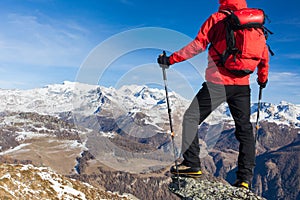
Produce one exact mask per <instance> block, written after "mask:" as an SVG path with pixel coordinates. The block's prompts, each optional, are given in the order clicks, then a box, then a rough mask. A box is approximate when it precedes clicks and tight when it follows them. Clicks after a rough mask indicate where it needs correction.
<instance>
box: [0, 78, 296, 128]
mask: <svg viewBox="0 0 300 200" xmlns="http://www.w3.org/2000/svg"><path fill="white" fill-rule="evenodd" d="M169 98H170V104H171V108H172V113H173V115H177V116H174V118H179V119H180V117H181V116H182V114H183V113H184V110H185V109H186V108H187V106H188V105H189V100H186V99H184V98H183V97H181V96H180V95H178V94H176V93H175V92H169ZM4 111H12V112H20V111H21V112H37V113H39V114H48V115H56V116H58V115H59V114H60V113H62V112H73V113H77V114H80V115H83V116H90V115H94V114H98V115H99V114H100V115H102V114H104V113H106V114H108V113H110V115H113V116H112V117H114V118H118V117H120V116H121V115H123V116H124V115H127V116H130V117H133V118H134V117H135V115H136V114H137V113H143V114H144V115H145V116H144V123H145V124H147V123H149V124H153V125H158V124H161V123H164V122H166V121H168V118H167V106H166V100H165V91H164V90H162V89H157V88H149V87H147V86H137V85H129V86H123V87H121V88H119V89H115V88H112V87H109V88H106V87H101V86H98V85H88V84H82V83H76V82H67V81H66V82H64V83H63V84H54V85H48V86H46V87H44V88H38V89H31V90H0V112H4ZM251 113H252V114H251V120H252V121H253V122H255V121H256V113H257V103H254V104H252V107H251ZM224 120H226V121H230V120H232V118H231V115H230V112H229V109H228V107H227V105H226V104H223V105H221V106H220V107H219V108H218V109H217V110H216V111H215V112H214V113H213V115H212V116H210V118H209V119H207V121H208V122H209V123H218V122H220V121H224ZM260 120H267V121H269V122H275V123H277V124H289V125H294V126H296V127H300V105H295V104H291V103H288V102H284V101H282V102H280V103H279V104H278V105H275V104H271V103H262V106H261V111H260Z"/></svg>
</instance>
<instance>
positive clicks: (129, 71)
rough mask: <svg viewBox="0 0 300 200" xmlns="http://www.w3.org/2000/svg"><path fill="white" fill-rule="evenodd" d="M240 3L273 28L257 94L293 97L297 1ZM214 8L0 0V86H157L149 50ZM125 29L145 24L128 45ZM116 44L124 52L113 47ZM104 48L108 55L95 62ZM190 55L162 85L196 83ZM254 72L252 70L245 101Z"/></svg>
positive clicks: (299, 97)
mask: <svg viewBox="0 0 300 200" xmlns="http://www.w3.org/2000/svg"><path fill="white" fill-rule="evenodd" d="M248 6H249V7H260V8H263V9H264V10H265V12H266V13H267V14H268V16H269V18H270V19H271V23H270V24H267V27H268V28H269V29H271V30H272V31H273V32H274V33H275V34H274V35H272V36H270V39H269V41H268V43H269V44H270V45H271V47H272V49H273V51H274V52H275V54H276V55H275V56H274V57H271V62H270V65H271V68H270V77H269V84H268V86H267V88H266V89H265V90H264V94H263V100H264V101H268V102H272V103H279V102H280V101H281V100H285V101H288V102H291V103H297V104H300V90H299V85H300V48H299V46H300V37H299V35H300V17H299V15H298V8H299V7H300V3H299V2H298V1H296V0H293V1H292V0H286V1H279V0H273V1H272V2H270V1H266V0H265V1H264V0H252V1H250V0H249V1H248ZM217 8H218V1H217V0H210V1H179V0H178V1H177V0H173V1H171V0H165V1H159V0H152V1H142V0H1V1H0V30H1V31H0V47H1V48H0V88H3V89H31V88H37V87H43V86H45V85H48V84H53V83H62V82H63V81H65V80H68V81H84V82H88V83H91V84H99V85H103V86H113V87H120V86H122V85H123V84H127V83H129V84H130V83H135V84H145V83H146V84H149V85H151V84H152V85H160V84H162V82H161V71H160V69H159V68H158V67H157V65H156V64H155V62H156V57H157V55H158V54H159V53H160V52H161V50H162V49H166V50H167V51H168V54H169V53H171V52H172V51H173V50H177V49H179V48H181V47H182V46H183V45H184V44H185V43H187V42H189V41H190V40H191V39H192V38H194V37H195V36H196V34H197V32H198V29H199V27H200V26H201V25H202V23H203V22H204V20H205V19H207V17H208V16H209V15H210V14H211V13H213V12H215V11H217ZM149 27H151V28H152V29H151V30H150V29H147V28H149ZM153 28H154V29H153ZM133 30H138V32H141V31H142V32H143V31H145V30H146V32H143V34H144V39H145V43H143V45H145V46H144V47H143V46H139V48H136V49H135V47H133V46H135V45H136V46H138V44H137V43H139V42H141V41H140V40H136V38H134V37H135V36H136V35H135V34H136V33H135V32H134V31H133ZM123 33H125V34H123ZM160 33H161V35H160ZM125 36H126V37H125ZM137 37H139V36H137ZM178 38H179V39H178ZM151 41H153V43H152V42H151ZM104 44H106V45H107V46H105V45H104ZM123 48H124V49H127V51H126V52H125V51H124V52H125V53H124V52H122V51H119V50H120V49H123ZM96 52H97V53H98V54H96V55H93V53H96ZM116 52H119V53H120V52H121V54H120V55H119V56H118V55H114V54H116ZM112 55H114V57H112V58H111V59H113V60H107V62H104V61H103V58H104V60H105V59H108V58H110V56H112ZM100 60H101V61H100ZM192 62H194V64H193V63H192V64H191V63H189V62H184V63H180V64H176V65H174V66H172V67H171V69H170V70H169V71H168V78H169V80H168V81H169V85H170V88H172V89H173V90H175V91H176V92H179V93H181V94H182V95H183V96H185V97H187V98H190V97H191V96H193V94H194V93H195V92H196V91H197V90H198V89H199V88H200V87H201V83H202V82H203V69H205V64H206V63H205V54H203V55H199V56H196V57H195V58H194V59H192ZM90 65H93V68H89V67H87V66H90ZM103 65H105V66H103ZM156 67H157V68H156ZM95 68H97V70H98V71H97V70H96V71H93V70H95ZM100 69H101V70H100ZM87 71H88V72H87ZM158 79H159V80H158ZM255 79H256V76H255V75H252V78H251V82H252V84H251V87H252V91H253V101H257V100H256V99H257V90H258V88H257V84H256V82H255ZM183 83H184V84H183ZM187 88H188V89H187Z"/></svg>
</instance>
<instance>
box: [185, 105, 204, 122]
mask: <svg viewBox="0 0 300 200" xmlns="http://www.w3.org/2000/svg"><path fill="white" fill-rule="evenodd" d="M199 120H200V113H199V111H198V110H194V109H190V108H189V109H187V110H186V111H185V113H184V115H183V121H189V122H194V123H199Z"/></svg>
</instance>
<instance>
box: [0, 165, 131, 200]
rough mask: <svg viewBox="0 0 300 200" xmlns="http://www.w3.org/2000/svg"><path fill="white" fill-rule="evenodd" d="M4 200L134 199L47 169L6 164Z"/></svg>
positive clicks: (1, 183) (1, 179) (1, 172)
mask: <svg viewBox="0 0 300 200" xmlns="http://www.w3.org/2000/svg"><path fill="white" fill-rule="evenodd" d="M0 199H6V200H15V199H18V200H28V199H31V200H40V199H58V200H59V199H69V200H87V199H93V200H97V199H98V200H100V199H116V200H118V199H122V200H125V199H134V197H130V196H129V195H128V196H126V195H124V196H120V195H117V194H113V193H111V192H105V191H103V190H100V189H98V188H95V187H93V186H91V185H89V184H86V183H82V182H80V181H77V180H74V179H70V178H66V177H64V176H61V175H58V174H56V173H55V172H54V171H52V170H51V169H49V168H46V167H39V168H37V167H34V166H33V165H20V164H18V165H13V164H2V165H0Z"/></svg>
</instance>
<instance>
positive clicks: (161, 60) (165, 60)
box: [157, 51, 170, 69]
mask: <svg viewBox="0 0 300 200" xmlns="http://www.w3.org/2000/svg"><path fill="white" fill-rule="evenodd" d="M157 62H158V64H159V66H160V67H161V68H165V69H168V68H169V66H170V61H169V57H168V56H167V55H166V52H165V51H164V52H163V53H162V54H160V55H159V56H158V58H157Z"/></svg>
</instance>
